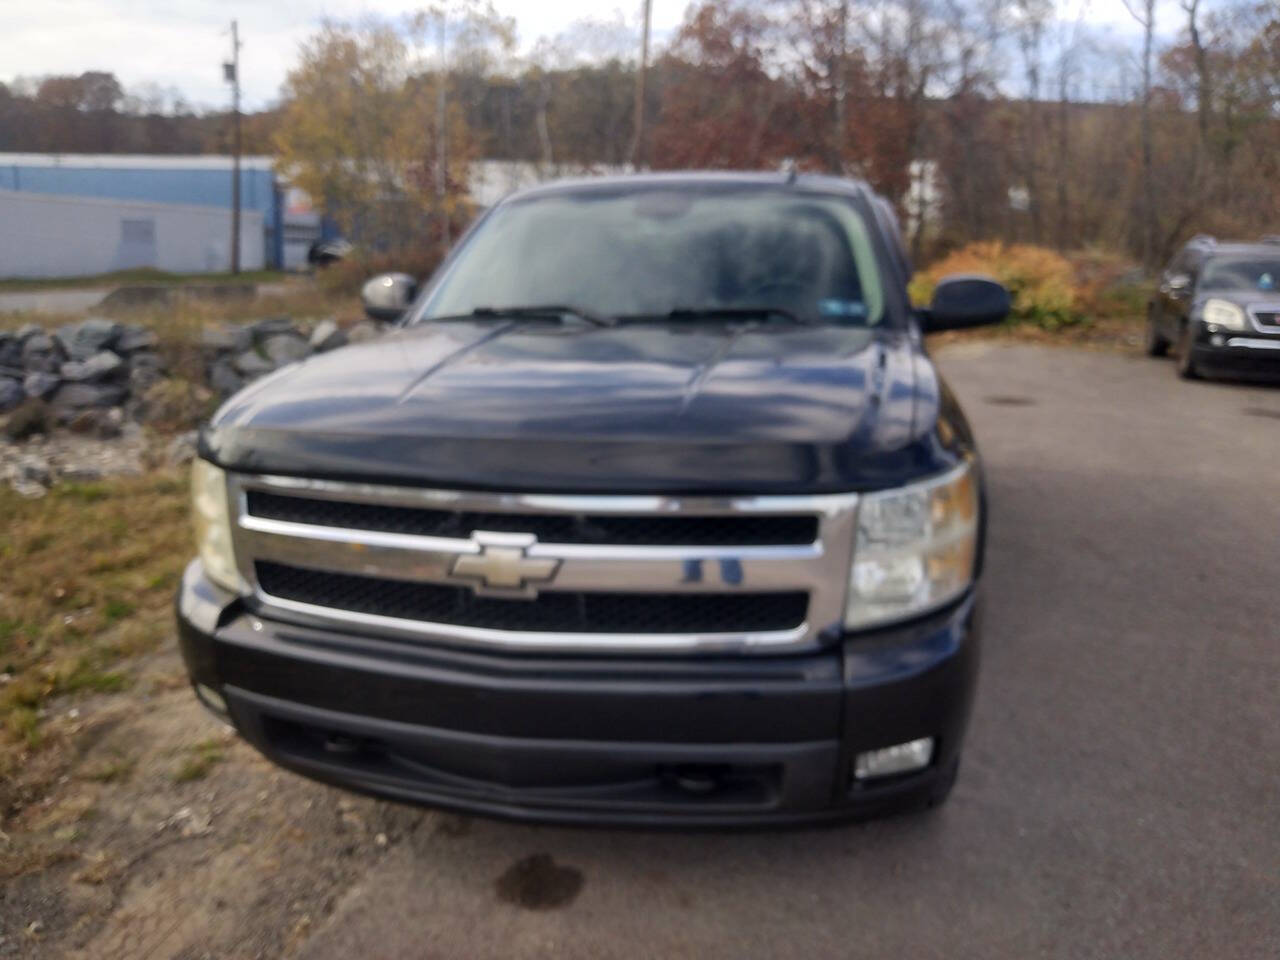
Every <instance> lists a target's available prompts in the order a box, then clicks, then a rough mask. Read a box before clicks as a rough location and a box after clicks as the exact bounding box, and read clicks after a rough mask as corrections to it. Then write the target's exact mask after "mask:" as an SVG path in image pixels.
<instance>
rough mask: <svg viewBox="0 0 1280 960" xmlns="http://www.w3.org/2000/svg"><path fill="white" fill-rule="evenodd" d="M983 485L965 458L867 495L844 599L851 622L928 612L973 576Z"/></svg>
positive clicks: (862, 623) (964, 586)
mask: <svg viewBox="0 0 1280 960" xmlns="http://www.w3.org/2000/svg"><path fill="white" fill-rule="evenodd" d="M977 541H978V490H977V484H976V483H975V482H974V478H973V470H972V468H971V466H970V465H969V464H968V463H966V464H964V465H963V466H961V467H960V468H958V469H956V470H952V471H950V472H949V473H946V474H944V475H943V476H941V477H937V478H935V479H933V480H926V481H925V482H923V483H918V484H912V485H911V486H909V487H900V488H898V489H896V490H885V491H883V492H881V493H871V494H867V495H865V496H864V497H863V498H862V500H861V502H860V503H859V504H858V535H857V538H856V541H855V545H854V550H853V567H852V569H851V571H850V574H849V594H848V600H847V602H846V604H845V614H844V623H845V626H846V627H849V628H855V627H866V626H869V625H871V624H875V623H883V622H885V621H889V620H901V619H903V618H904V617H910V616H914V615H916V614H919V613H924V612H925V611H927V610H931V609H933V608H935V607H938V606H941V605H942V604H944V603H946V602H947V601H948V600H953V599H955V598H956V597H958V596H959V595H960V594H961V593H963V592H964V591H965V589H967V588H968V586H969V584H970V583H972V582H973V562H974V557H975V555H976V552H977Z"/></svg>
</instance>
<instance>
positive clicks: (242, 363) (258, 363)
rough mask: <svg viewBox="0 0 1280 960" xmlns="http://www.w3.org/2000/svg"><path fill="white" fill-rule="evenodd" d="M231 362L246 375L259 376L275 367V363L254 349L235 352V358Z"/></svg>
mask: <svg viewBox="0 0 1280 960" xmlns="http://www.w3.org/2000/svg"><path fill="white" fill-rule="evenodd" d="M232 362H233V364H234V366H235V368H236V370H238V371H239V372H240V373H242V374H244V375H245V376H246V377H260V376H262V375H263V374H264V373H270V372H271V371H272V370H274V369H275V368H276V365H275V364H274V363H272V362H271V360H269V359H268V358H267V357H266V356H264V355H263V354H261V353H259V352H258V351H257V350H256V349H255V350H245V351H243V352H241V353H237V354H236V358H235V360H234V361H232Z"/></svg>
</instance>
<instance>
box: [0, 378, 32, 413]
mask: <svg viewBox="0 0 1280 960" xmlns="http://www.w3.org/2000/svg"><path fill="white" fill-rule="evenodd" d="M25 399H27V391H26V390H24V389H23V388H22V382H21V381H20V380H18V379H17V378H16V377H0V413H5V412H6V411H9V410H12V409H14V408H15V407H17V406H19V405H21V403H22V401H23V400H25Z"/></svg>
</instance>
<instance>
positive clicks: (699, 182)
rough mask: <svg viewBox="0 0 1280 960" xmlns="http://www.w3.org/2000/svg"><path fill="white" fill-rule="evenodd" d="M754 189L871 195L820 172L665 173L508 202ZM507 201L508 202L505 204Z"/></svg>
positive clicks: (572, 181) (543, 189) (570, 185)
mask: <svg viewBox="0 0 1280 960" xmlns="http://www.w3.org/2000/svg"><path fill="white" fill-rule="evenodd" d="M712 185H720V186H726V187H730V186H750V185H755V186H759V187H772V188H782V187H787V186H796V187H800V188H803V189H806V190H825V191H829V192H832V193H848V194H864V195H869V194H870V193H871V190H870V188H869V187H868V186H867V185H866V183H864V182H862V181H860V180H851V179H848V178H845V177H833V176H829V175H826V174H816V173H792V172H789V171H781V172H779V171H773V172H764V171H732V170H726V171H704V170H698V171H672V172H663V173H650V172H646V173H627V174H611V175H609V176H602V177H571V178H567V179H563V180H551V181H548V182H547V183H541V184H538V185H537V186H534V187H528V188H526V189H523V190H517V191H516V192H514V193H512V194H511V195H510V196H508V197H507V198H506V199H507V200H514V199H526V198H528V197H536V196H554V195H556V194H566V193H593V192H596V191H599V192H602V193H607V192H609V191H614V190H618V189H619V188H624V189H625V188H628V187H635V188H640V189H645V188H662V187H666V188H670V189H676V190H678V189H680V188H682V187H689V188H696V187H700V186H712ZM504 202H505V201H504Z"/></svg>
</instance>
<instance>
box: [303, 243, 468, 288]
mask: <svg viewBox="0 0 1280 960" xmlns="http://www.w3.org/2000/svg"><path fill="white" fill-rule="evenodd" d="M442 256H443V255H442V253H441V251H440V250H439V248H438V247H436V246H432V247H430V248H428V249H424V250H421V251H418V250H413V251H404V252H401V253H376V254H366V255H360V254H356V255H353V256H350V257H347V258H346V259H345V260H339V261H338V262H336V263H332V264H329V265H328V266H327V267H322V268H320V269H319V270H317V271H316V283H317V285H318V286H319V287H320V289H321V290H323V291H324V292H325V293H327V294H329V295H331V296H338V297H342V296H348V297H353V296H359V294H360V288H361V287H362V286H364V282H365V281H366V280H368V279H369V278H370V277H372V276H374V275H376V274H379V273H407V274H409V275H410V276H411V277H415V278H416V279H417V280H418V281H419V282H422V281H424V280H426V279H427V277H429V276H431V274H432V273H434V272H435V269H436V267H437V266H438V265H439V264H440V260H441V259H442Z"/></svg>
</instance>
